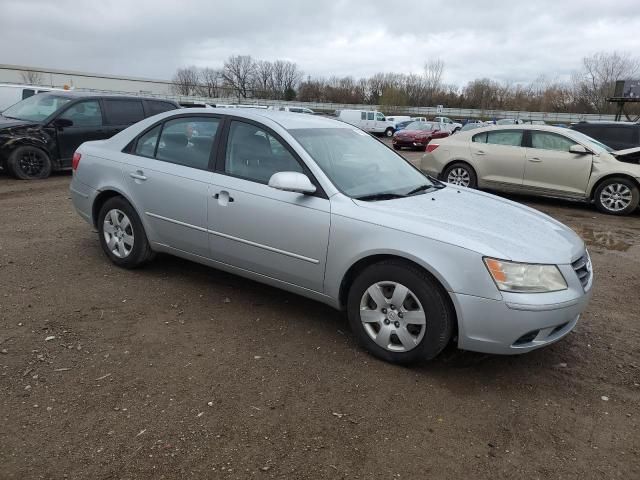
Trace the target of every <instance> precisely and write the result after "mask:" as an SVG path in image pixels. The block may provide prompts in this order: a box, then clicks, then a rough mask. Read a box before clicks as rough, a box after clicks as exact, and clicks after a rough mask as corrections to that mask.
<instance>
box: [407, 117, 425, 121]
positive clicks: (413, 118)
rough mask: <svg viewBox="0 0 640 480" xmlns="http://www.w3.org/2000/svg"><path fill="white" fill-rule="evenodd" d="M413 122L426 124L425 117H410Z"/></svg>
mask: <svg viewBox="0 0 640 480" xmlns="http://www.w3.org/2000/svg"><path fill="white" fill-rule="evenodd" d="M411 120H413V121H414V122H428V121H429V120H427V117H411Z"/></svg>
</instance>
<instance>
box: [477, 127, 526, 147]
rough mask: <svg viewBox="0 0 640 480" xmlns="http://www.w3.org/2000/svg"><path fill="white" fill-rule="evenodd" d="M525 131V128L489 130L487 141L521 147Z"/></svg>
mask: <svg viewBox="0 0 640 480" xmlns="http://www.w3.org/2000/svg"><path fill="white" fill-rule="evenodd" d="M523 133H524V130H498V131H494V132H487V141H486V143H491V144H493V145H507V146H511V147H520V146H522V134H523Z"/></svg>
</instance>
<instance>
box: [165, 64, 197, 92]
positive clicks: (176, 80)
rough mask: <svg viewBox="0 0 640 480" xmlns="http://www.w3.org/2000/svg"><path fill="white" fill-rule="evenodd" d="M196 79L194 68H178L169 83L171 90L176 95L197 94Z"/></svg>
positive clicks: (195, 69)
mask: <svg viewBox="0 0 640 480" xmlns="http://www.w3.org/2000/svg"><path fill="white" fill-rule="evenodd" d="M198 77H199V72H198V69H197V68H196V67H193V66H192V67H186V68H179V69H178V70H176V73H175V75H174V76H173V80H172V81H171V83H172V90H173V91H174V92H175V93H177V94H178V95H193V94H195V93H197V92H198V87H199V84H198Z"/></svg>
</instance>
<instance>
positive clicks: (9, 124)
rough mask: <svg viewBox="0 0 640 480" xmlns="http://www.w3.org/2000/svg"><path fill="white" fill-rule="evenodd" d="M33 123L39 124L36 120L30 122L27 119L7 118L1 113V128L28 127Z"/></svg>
mask: <svg viewBox="0 0 640 480" xmlns="http://www.w3.org/2000/svg"><path fill="white" fill-rule="evenodd" d="M31 125H39V124H38V123H36V122H30V121H27V120H18V119H15V118H7V117H5V116H3V115H0V129H4V128H13V127H28V126H31Z"/></svg>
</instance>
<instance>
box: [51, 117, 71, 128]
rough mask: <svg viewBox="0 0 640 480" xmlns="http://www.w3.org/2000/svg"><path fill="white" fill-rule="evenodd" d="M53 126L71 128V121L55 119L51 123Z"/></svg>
mask: <svg viewBox="0 0 640 480" xmlns="http://www.w3.org/2000/svg"><path fill="white" fill-rule="evenodd" d="M53 125H54V126H56V127H58V128H67V127H73V120H69V119H68V118H56V119H55V120H54V121H53Z"/></svg>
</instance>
